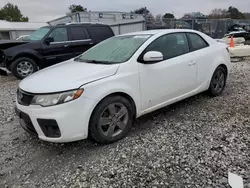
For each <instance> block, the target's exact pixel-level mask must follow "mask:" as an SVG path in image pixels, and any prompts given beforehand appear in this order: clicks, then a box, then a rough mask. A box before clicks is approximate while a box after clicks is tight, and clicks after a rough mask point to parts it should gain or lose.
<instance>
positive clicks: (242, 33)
mask: <svg viewBox="0 0 250 188" xmlns="http://www.w3.org/2000/svg"><path fill="white" fill-rule="evenodd" d="M249 32H250V26H249V25H248V24H234V25H232V26H231V27H229V28H228V32H227V34H226V35H225V36H229V37H231V36H233V37H235V38H239V37H240V38H244V39H245V40H250V33H249Z"/></svg>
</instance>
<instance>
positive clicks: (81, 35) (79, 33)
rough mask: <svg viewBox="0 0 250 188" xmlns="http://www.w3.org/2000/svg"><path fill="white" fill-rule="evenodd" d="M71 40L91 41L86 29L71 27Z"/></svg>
mask: <svg viewBox="0 0 250 188" xmlns="http://www.w3.org/2000/svg"><path fill="white" fill-rule="evenodd" d="M70 31H71V35H72V37H71V40H85V39H90V37H89V35H88V33H87V31H86V29H85V28H84V27H70Z"/></svg>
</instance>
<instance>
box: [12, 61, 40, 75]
mask: <svg viewBox="0 0 250 188" xmlns="http://www.w3.org/2000/svg"><path fill="white" fill-rule="evenodd" d="M10 70H11V72H12V74H13V75H14V76H15V77H17V78H18V79H24V78H26V77H27V76H29V75H31V74H33V73H34V72H36V71H37V70H38V67H37V64H36V63H35V61H34V60H32V59H30V58H27V57H21V58H18V59H16V60H15V61H14V62H13V63H12V64H11V65H10Z"/></svg>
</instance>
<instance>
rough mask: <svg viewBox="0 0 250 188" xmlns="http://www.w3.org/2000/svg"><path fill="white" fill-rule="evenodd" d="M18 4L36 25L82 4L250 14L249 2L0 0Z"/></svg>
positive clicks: (155, 11) (119, 8)
mask: <svg viewBox="0 0 250 188" xmlns="http://www.w3.org/2000/svg"><path fill="white" fill-rule="evenodd" d="M8 2H10V3H13V4H16V5H18V7H19V9H20V10H21V12H22V14H23V15H24V16H28V17H29V19H30V21H33V22H47V21H49V20H53V19H56V18H58V17H60V16H64V15H65V13H66V12H67V11H68V7H69V5H70V4H81V5H83V6H84V7H86V8H88V10H92V11H103V10H105V11H124V12H130V11H131V10H134V9H137V8H140V7H142V6H144V7H145V6H146V7H147V8H148V9H149V10H150V11H151V12H152V13H153V14H154V15H156V14H164V13H166V12H174V14H175V16H177V17H181V16H182V15H183V14H184V13H187V12H197V11H200V12H202V13H204V14H208V13H209V12H210V11H211V10H212V9H213V8H228V7H229V6H235V7H237V8H238V9H239V10H240V11H242V12H250V0H0V7H1V6H3V5H5V4H6V3H8Z"/></svg>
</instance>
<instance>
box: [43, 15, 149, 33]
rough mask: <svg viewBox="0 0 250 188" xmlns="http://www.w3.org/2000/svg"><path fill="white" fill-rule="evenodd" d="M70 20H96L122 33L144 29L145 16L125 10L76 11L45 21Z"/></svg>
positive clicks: (61, 22) (60, 22)
mask: <svg viewBox="0 0 250 188" xmlns="http://www.w3.org/2000/svg"><path fill="white" fill-rule="evenodd" d="M72 22H94V23H95V22H96V23H103V24H107V25H109V26H110V27H111V28H112V29H113V31H114V33H115V34H116V35H117V34H123V33H129V32H135V31H142V30H145V28H146V27H145V18H144V16H143V15H141V14H133V13H126V12H110V11H102V12H76V13H73V14H69V15H66V16H64V17H61V18H57V19H55V20H51V21H49V22H47V23H48V24H49V25H57V24H63V23H72Z"/></svg>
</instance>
